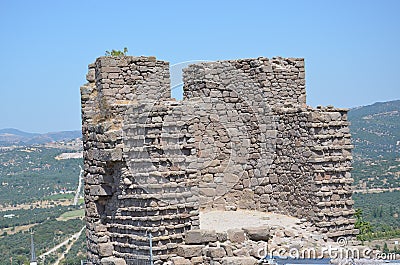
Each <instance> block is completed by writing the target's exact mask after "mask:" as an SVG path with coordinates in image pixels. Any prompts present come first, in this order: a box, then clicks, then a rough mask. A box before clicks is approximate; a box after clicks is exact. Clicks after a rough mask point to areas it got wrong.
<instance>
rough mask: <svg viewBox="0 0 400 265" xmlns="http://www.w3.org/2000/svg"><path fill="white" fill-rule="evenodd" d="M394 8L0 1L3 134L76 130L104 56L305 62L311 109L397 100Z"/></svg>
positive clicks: (374, 4)
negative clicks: (95, 65)
mask: <svg viewBox="0 0 400 265" xmlns="http://www.w3.org/2000/svg"><path fill="white" fill-rule="evenodd" d="M399 14H400V1H396V0H394V1H387V0H381V1H366V0H361V1H355V0H353V1H350V0H346V1H344V0H343V1H341V0H335V1H328V0H326V1H322V0H321V1H301V0H296V1H250V0H249V1H118V0H116V1H107V2H106V1H88V0H85V1H73V0H70V1H40V0H38V1H18V0H15V1H1V2H0V36H1V41H0V51H1V53H2V55H1V57H2V60H1V64H0V100H1V104H0V111H1V119H0V128H7V127H14V128H18V129H21V130H25V131H33V132H47V131H59V130H75V129H80V95H79V87H80V85H81V84H83V83H84V82H85V74H86V69H87V64H89V63H91V62H93V61H94V60H95V58H96V57H98V56H102V55H104V52H105V51H106V50H111V49H122V48H123V47H128V49H129V54H130V55H154V56H156V57H157V58H158V59H162V60H167V61H169V62H170V63H171V64H174V63H179V62H183V61H190V60H223V59H236V58H251V57H259V56H264V57H273V56H282V57H304V58H305V59H306V82H307V96H308V97H307V102H308V104H309V105H311V106H316V105H334V106H336V107H355V106H360V105H367V104H371V103H374V102H377V101H387V100H394V99H399V98H400V85H399V81H398V79H399V75H400V66H399V64H400V51H399V50H400V15H399Z"/></svg>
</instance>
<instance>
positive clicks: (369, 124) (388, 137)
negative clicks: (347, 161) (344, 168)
mask: <svg viewBox="0 0 400 265" xmlns="http://www.w3.org/2000/svg"><path fill="white" fill-rule="evenodd" d="M349 120H350V122H351V126H350V131H351V133H352V141H353V144H354V150H353V157H354V163H353V167H354V170H353V172H352V173H353V177H354V179H355V183H354V185H355V187H356V189H366V188H369V189H371V188H383V189H390V188H398V187H400V179H399V174H400V100H396V101H389V102H383V103H375V104H373V105H369V106H364V107H359V108H354V109H351V110H350V112H349Z"/></svg>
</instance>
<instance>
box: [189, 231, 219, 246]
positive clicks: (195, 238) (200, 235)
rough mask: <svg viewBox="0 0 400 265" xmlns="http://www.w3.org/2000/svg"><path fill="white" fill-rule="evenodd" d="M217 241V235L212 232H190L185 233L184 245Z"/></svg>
mask: <svg viewBox="0 0 400 265" xmlns="http://www.w3.org/2000/svg"><path fill="white" fill-rule="evenodd" d="M216 241H217V233H216V232H215V231H214V230H204V229H198V230H191V231H187V232H186V233H185V243H186V244H202V243H209V242H216Z"/></svg>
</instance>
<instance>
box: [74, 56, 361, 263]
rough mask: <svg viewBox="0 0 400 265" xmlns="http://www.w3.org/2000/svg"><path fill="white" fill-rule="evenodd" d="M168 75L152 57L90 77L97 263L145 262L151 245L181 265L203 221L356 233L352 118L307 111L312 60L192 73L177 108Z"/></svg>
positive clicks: (112, 61)
mask: <svg viewBox="0 0 400 265" xmlns="http://www.w3.org/2000/svg"><path fill="white" fill-rule="evenodd" d="M169 75H170V74H169V63H168V62H164V61H159V60H156V58H155V57H132V56H121V57H113V56H109V57H100V58H98V59H97V60H96V62H95V63H94V64H90V65H89V72H88V74H87V80H88V83H87V84H85V85H83V86H82V87H81V96H82V98H81V99H82V131H83V142H84V164H85V168H84V172H85V175H84V176H85V204H86V226H87V230H86V233H87V245H88V260H89V261H90V262H92V263H93V264H107V262H114V263H116V264H125V263H124V262H125V261H124V260H128V259H132V258H135V257H138V256H141V255H148V253H149V235H150V234H151V236H152V242H153V248H152V249H153V254H154V259H155V260H160V261H167V260H170V259H171V257H175V259H176V256H177V255H178V256H179V251H181V252H182V244H183V242H184V240H185V234H187V233H188V231H191V232H193V231H196V230H197V229H199V212H200V211H211V210H225V211H235V210H237V209H251V210H257V211H263V212H275V213H282V214H286V215H292V216H295V217H299V218H306V219H307V220H309V221H310V222H312V223H314V224H315V226H316V227H318V229H319V230H320V232H322V233H325V234H326V235H327V236H328V237H329V238H333V239H335V238H337V237H339V236H352V235H354V234H356V233H357V230H355V229H354V222H355V220H354V219H353V213H354V210H353V208H352V205H353V200H352V198H351V195H352V189H351V186H350V185H351V183H352V181H353V179H352V178H351V175H350V173H349V172H350V170H351V160H352V156H351V149H352V148H353V146H352V145H351V142H350V132H349V123H348V121H347V110H345V109H337V108H333V107H318V108H316V109H314V108H311V107H309V106H307V105H306V91H305V70H304V60H303V59H299V58H280V57H277V58H272V59H268V58H262V57H260V58H256V59H241V60H229V61H217V62H206V63H199V64H194V65H190V66H189V67H187V68H186V69H184V71H183V81H184V87H183V89H184V99H183V100H182V101H176V100H175V99H171V95H170V94H171V91H170V76H169ZM199 231H200V230H199ZM209 241H210V240H209ZM193 251H194V252H196V253H197V252H199V251H200V250H199V249H198V248H195V249H193ZM216 255H217V254H216ZM193 256H196V255H194V254H193ZM217 256H218V255H217ZM118 262H120V263H118ZM177 264H178V263H177ZM179 264H180V263H179ZM182 264H183V263H182ZM199 264H200V263H199Z"/></svg>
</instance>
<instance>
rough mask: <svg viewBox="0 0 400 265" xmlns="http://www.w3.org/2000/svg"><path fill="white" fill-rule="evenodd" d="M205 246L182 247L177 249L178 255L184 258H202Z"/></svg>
mask: <svg viewBox="0 0 400 265" xmlns="http://www.w3.org/2000/svg"><path fill="white" fill-rule="evenodd" d="M203 247H204V246H203V245H181V246H178V248H177V249H176V254H178V256H181V257H184V258H192V257H199V256H201V251H202V249H203Z"/></svg>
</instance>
